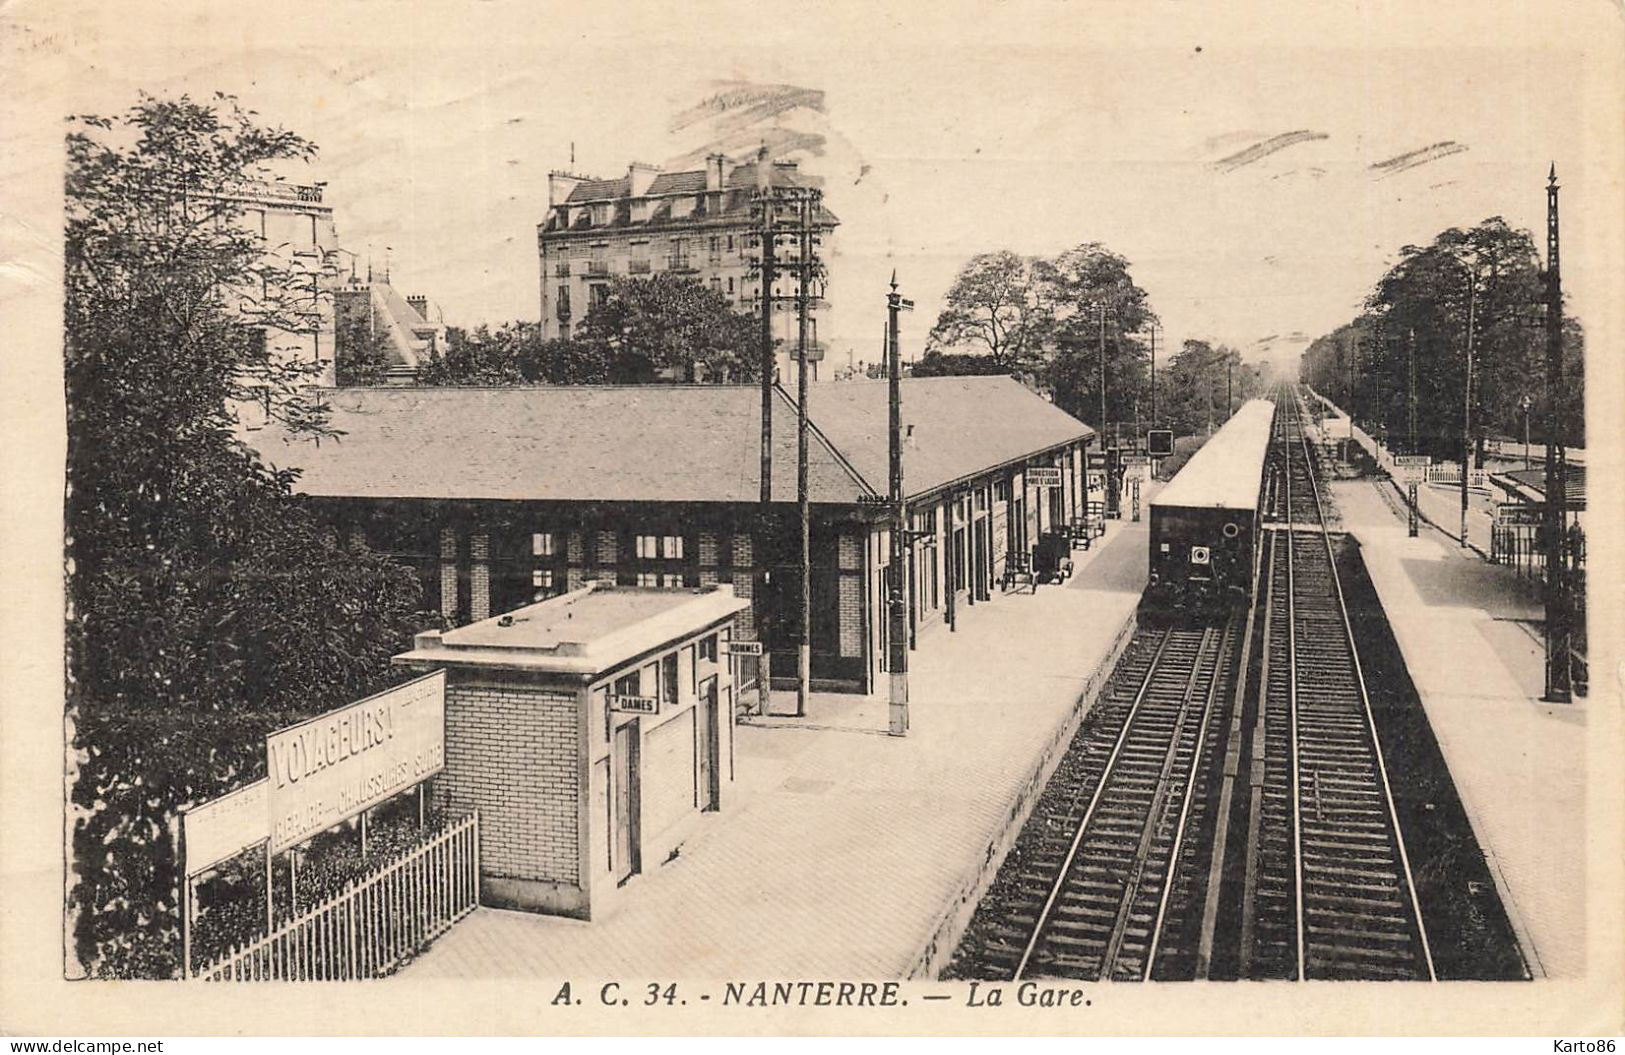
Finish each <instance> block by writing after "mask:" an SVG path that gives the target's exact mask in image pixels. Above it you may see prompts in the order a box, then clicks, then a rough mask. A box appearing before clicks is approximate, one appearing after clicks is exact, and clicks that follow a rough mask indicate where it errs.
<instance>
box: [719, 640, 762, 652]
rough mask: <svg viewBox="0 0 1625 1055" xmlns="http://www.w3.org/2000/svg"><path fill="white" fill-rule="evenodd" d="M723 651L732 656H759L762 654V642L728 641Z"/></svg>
mask: <svg viewBox="0 0 1625 1055" xmlns="http://www.w3.org/2000/svg"><path fill="white" fill-rule="evenodd" d="M722 651H723V652H724V653H725V654H726V655H730V656H759V655H761V654H762V643H761V642H760V641H737V640H734V641H727V642H725V643H724V644H723V647H722Z"/></svg>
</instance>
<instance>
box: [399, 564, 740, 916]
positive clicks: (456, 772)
mask: <svg viewBox="0 0 1625 1055" xmlns="http://www.w3.org/2000/svg"><path fill="white" fill-rule="evenodd" d="M748 604H749V602H747V601H744V600H742V599H739V598H736V597H735V596H734V593H733V589H732V587H731V586H727V585H710V586H702V587H689V588H667V589H655V588H645V587H628V586H616V585H614V584H612V583H607V582H592V583H589V584H587V585H586V586H585V587H584V588H582V589H578V590H573V591H571V592H569V593H567V594H564V595H562V596H559V597H555V598H552V599H550V600H546V601H541V602H539V603H536V604H532V605H528V606H526V607H523V608H519V609H516V610H514V611H512V612H509V613H507V614H505V615H502V616H498V617H495V618H491V619H485V620H482V621H480V622H478V623H473V624H471V625H469V626H465V627H461V628H459V629H456V630H450V631H443V632H442V631H431V632H428V633H424V634H419V635H418V637H417V640H416V642H415V647H414V648H413V649H412V651H410V652H406V653H403V654H401V655H398V656H396V657H395V662H396V663H398V664H403V665H406V666H410V667H414V668H418V669H425V670H429V669H437V668H442V669H444V670H445V671H446V768H445V772H444V775H443V776H442V777H441V778H440V780H439V787H438V789H437V795H438V796H439V798H440V800H441V801H442V802H443V803H444V804H445V805H446V806H447V807H449V808H451V809H454V810H470V809H476V808H477V809H478V810H479V811H480V818H481V833H480V840H481V865H480V870H481V881H480V900H481V902H482V903H483V904H487V905H492V906H497V907H502V908H517V909H524V910H528V911H533V912H545V913H554V914H560V915H566V916H573V917H577V918H580V919H592V918H595V917H597V916H601V915H602V914H603V913H604V912H605V911H607V910H608V909H609V908H610V907H611V906H612V905H613V904H614V902H615V900H616V899H617V897H618V896H619V892H620V890H621V888H622V887H623V886H624V885H625V884H626V883H627V881H628V880H630V879H631V878H632V877H634V876H636V875H637V874H638V873H639V872H641V871H643V870H645V869H646V868H648V867H651V866H654V865H657V864H659V863H660V862H661V861H664V860H666V859H667V858H668V857H669V856H670V855H671V854H672V852H673V851H674V850H675V849H676V848H677V846H678V845H679V844H680V843H681V842H682V841H683V840H684V839H685V838H686V837H687V836H688V835H689V834H690V832H691V831H692V830H693V828H694V826H695V824H696V823H697V822H698V820H699V818H700V815H701V814H702V813H705V812H708V811H712V810H718V809H721V808H722V807H723V806H725V805H726V804H727V803H728V801H729V797H730V793H731V791H732V787H733V782H734V763H733V754H734V752H733V732H734V729H733V715H734V706H733V703H734V701H733V695H734V674H733V667H734V664H733V663H732V662H730V656H729V649H730V642H731V640H732V637H733V625H734V620H735V618H736V616H737V615H738V613H739V612H741V611H743V610H745V609H746V608H747V607H748Z"/></svg>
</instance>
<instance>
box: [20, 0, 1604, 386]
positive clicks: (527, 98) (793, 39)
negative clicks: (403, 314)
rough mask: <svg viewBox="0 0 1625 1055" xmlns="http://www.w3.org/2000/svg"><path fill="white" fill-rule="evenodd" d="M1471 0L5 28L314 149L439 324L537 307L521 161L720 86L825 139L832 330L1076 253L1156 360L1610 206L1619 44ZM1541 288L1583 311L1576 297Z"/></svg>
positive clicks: (613, 148) (645, 146)
mask: <svg viewBox="0 0 1625 1055" xmlns="http://www.w3.org/2000/svg"><path fill="white" fill-rule="evenodd" d="M1562 6H1565V5H1559V7H1562ZM1568 6H1571V7H1572V8H1573V9H1574V10H1576V11H1586V12H1593V13H1594V11H1595V5H1586V4H1579V5H1568ZM1492 8H1493V13H1490V12H1491V11H1492ZM1492 8H1486V7H1483V6H1482V5H1479V6H1475V7H1471V8H1469V7H1453V6H1452V5H1449V4H1441V5H1437V6H1436V7H1434V8H1432V10H1433V11H1434V12H1435V13H1434V14H1433V15H1419V14H1417V13H1415V12H1410V11H1409V9H1408V8H1401V7H1397V6H1396V7H1388V6H1387V5H1383V4H1370V3H1364V4H1357V5H1353V4H1351V5H1347V6H1339V5H1335V4H1331V5H1317V6H1316V8H1315V10H1320V11H1322V12H1325V13H1326V14H1325V17H1323V18H1322V19H1321V20H1319V21H1317V22H1309V21H1308V20H1305V19H1302V18H1299V19H1297V20H1295V21H1293V20H1281V19H1279V18H1271V17H1267V16H1269V15H1270V14H1271V12H1273V11H1277V10H1281V9H1279V8H1269V7H1256V8H1254V7H1250V6H1248V5H1225V6H1224V8H1223V11H1222V12H1219V11H1218V10H1217V9H1216V8H1207V9H1200V8H1197V7H1195V6H1182V7H1174V6H1159V5H1156V4H1134V5H1117V4H1113V3H1099V4H1087V5H1086V4H1055V3H1039V2H1030V3H1007V4H991V5H980V6H978V5H970V4H957V3H939V4H933V5H930V6H923V5H914V6H908V5H902V6H890V7H888V6H884V5H878V6H874V7H869V6H859V5H850V4H829V5H823V6H805V7H803V6H798V5H776V6H774V7H772V8H769V9H763V8H760V7H757V6H754V5H746V4H738V5H735V4H721V3H700V4H695V5H691V6H678V5H655V4H632V5H619V6H617V5H604V6H597V7H593V8H591V9H589V8H588V7H587V6H586V5H580V4H532V5H517V4H516V5H509V4H502V3H465V4H460V5H450V4H434V3H419V4H398V3H393V2H389V0H376V2H374V3H370V4H363V5H355V4H347V3H334V4H325V5H321V6H320V7H319V8H316V7H310V8H306V7H300V6H297V5H294V6H290V7H287V8H285V9H278V10H277V12H276V14H274V15H270V14H259V13H257V12H258V10H259V9H258V8H250V7H247V6H242V5H229V4H228V5H215V6H202V5H197V6H193V5H190V4H188V3H174V4H164V5H152V6H150V7H146V8H144V9H143V15H144V17H143V18H141V19H131V18H128V17H123V15H124V12H125V11H126V10H127V9H124V8H117V7H114V6H112V5H106V6H105V7H103V8H100V9H89V8H87V9H86V10H85V11H84V12H83V13H82V15H81V16H80V17H75V18H74V19H73V20H72V23H71V27H70V26H69V25H68V24H66V23H64V24H61V25H60V26H59V28H58V29H57V30H56V31H55V32H54V33H51V34H50V35H47V32H46V31H45V30H43V29H41V30H37V31H35V33H34V35H33V37H32V41H33V43H34V45H35V50H36V51H38V50H40V49H41V48H43V49H45V50H48V51H51V53H52V58H53V60H54V61H53V65H52V68H53V70H54V71H55V72H54V74H53V79H52V83H51V88H52V90H53V92H54V93H55V97H56V98H57V99H58V100H59V101H60V104H61V105H62V106H64V107H65V108H66V109H65V111H64V112H71V111H77V112H85V111H88V112H98V113H105V112H109V111H116V110H118V109H120V108H122V107H124V106H126V105H128V104H129V103H130V102H131V101H132V100H133V99H134V97H135V95H136V93H137V92H138V91H141V90H146V91H149V92H154V93H174V92H180V91H189V92H191V93H193V94H194V95H207V94H210V93H212V92H213V91H215V90H224V91H228V92H232V93H234V94H236V95H238V96H239V97H240V98H241V99H242V100H243V101H244V103H245V104H246V105H248V106H250V107H252V108H253V109H255V110H257V111H258V112H259V113H260V114H261V115H262V116H263V117H264V118H265V119H266V120H268V121H272V122H275V123H279V124H282V125H284V126H285V127H288V128H290V129H292V130H294V131H297V132H299V133H301V134H302V135H305V136H306V137H307V138H310V139H312V140H314V141H315V142H316V143H317V144H318V145H319V146H320V148H321V156H320V159H319V161H318V163H317V164H316V165H314V166H313V167H312V168H311V169H310V171H308V172H304V173H300V172H293V173H290V178H293V179H297V180H301V181H305V180H317V179H320V180H325V181H326V182H327V185H328V191H327V193H328V200H329V201H330V202H331V203H333V205H334V207H335V219H336V223H337V228H338V233H339V239H340V242H341V244H343V245H344V246H345V247H346V248H347V249H349V250H351V251H353V252H356V253H358V254H361V255H362V258H363V259H365V258H366V257H368V256H370V258H371V259H372V261H373V264H374V267H375V268H382V267H384V266H385V263H386V260H387V265H388V267H389V269H390V271H391V275H392V278H393V280H394V283H395V284H396V285H397V287H399V288H401V289H403V290H404V291H406V292H414V293H417V292H421V293H424V294H427V295H429V296H430V297H431V298H432V299H434V300H436V301H437V302H438V303H439V304H440V305H441V306H442V309H443V311H444V312H445V316H446V318H447V321H449V322H452V323H454V324H460V325H465V326H471V325H475V324H478V323H480V322H489V323H492V324H496V323H500V322H502V321H504V320H507V319H513V318H531V319H534V318H535V317H536V315H537V312H538V310H539V304H538V295H537V281H538V275H537V257H536V250H535V231H536V224H537V222H538V221H539V220H541V219H542V217H543V215H544V214H545V211H546V205H547V173H548V171H549V170H550V169H563V168H571V167H573V168H574V169H576V170H577V171H582V172H586V173H590V174H596V175H600V176H605V177H610V176H615V175H620V174H623V173H624V171H625V166H626V164H627V163H628V162H629V161H633V160H642V161H650V162H655V163H659V162H662V161H664V160H666V159H669V158H673V157H676V156H678V155H679V154H681V153H683V152H684V151H686V150H691V149H692V148H694V146H695V145H696V143H695V140H694V136H695V135H696V134H698V133H697V132H696V130H695V129H692V128H690V129H686V130H683V131H681V132H679V133H677V134H673V132H672V130H671V127H670V126H671V121H672V118H673V117H674V115H676V114H677V113H679V112H680V111H682V110H684V109H685V108H687V107H689V106H692V105H693V104H694V103H696V102H697V101H699V100H700V99H702V98H705V97H706V96H707V95H710V94H712V93H714V92H715V91H716V90H717V84H718V83H719V82H749V83H755V84H777V85H794V86H797V87H801V88H806V89H812V90H814V91H820V92H822V93H823V106H822V112H818V111H816V110H814V109H811V108H806V107H804V108H801V109H799V110H796V111H793V112H791V113H789V114H788V115H786V116H785V117H784V121H785V122H786V123H788V124H790V125H793V126H794V127H795V128H797V129H798V130H801V131H811V132H814V133H816V134H817V135H820V136H822V137H823V139H824V143H825V148H824V150H823V151H822V153H821V156H817V157H809V156H805V155H804V164H805V165H806V166H807V167H808V168H809V169H811V170H812V171H814V172H817V173H819V174H821V175H823V176H824V177H825V179H826V189H825V192H826V204H827V205H828V206H829V207H830V208H831V209H832V210H833V211H834V212H835V213H836V214H837V215H839V216H840V217H841V220H842V221H843V222H842V226H841V228H840V230H839V232H838V234H837V236H836V238H835V239H834V240H833V243H832V246H831V252H832V254H833V255H832V259H831V263H830V267H831V276H830V300H831V303H832V311H831V316H830V319H829V321H828V322H827V323H826V324H825V326H824V330H823V333H824V335H825V336H826V337H828V338H830V339H831V340H832V341H833V342H834V343H835V344H836V346H837V348H839V347H840V346H842V345H843V344H845V345H849V346H852V347H855V348H856V349H857V353H856V354H857V355H859V356H860V357H861V356H863V355H864V354H865V353H864V350H865V349H871V350H878V347H879V340H880V334H881V331H882V326H883V322H884V305H885V293H886V282H887V279H888V278H889V276H890V273H891V271H892V269H893V268H895V269H896V270H897V273H898V278H899V282H900V284H901V286H902V291H903V293H904V294H905V295H907V296H910V297H912V298H913V299H914V300H915V301H916V302H917V304H918V311H917V312H916V313H915V314H914V315H913V316H910V317H908V318H907V319H906V320H905V324H904V343H905V347H908V346H912V347H910V348H909V352H910V353H911V354H917V353H918V351H919V349H920V347H921V346H922V345H923V342H924V338H925V334H926V332H927V331H928V330H929V328H930V325H931V322H932V321H933V320H934V319H935V317H936V314H937V311H938V310H939V309H940V307H941V304H942V298H943V295H944V294H945V293H946V291H947V289H948V287H949V285H950V284H951V282H952V279H953V276H954V274H955V272H956V271H957V270H958V268H959V267H960V266H961V265H962V264H963V263H964V262H965V261H966V260H967V259H968V258H969V257H970V256H972V255H974V254H976V253H979V252H986V251H991V250H996V249H1011V250H1014V251H1016V252H1018V253H1022V254H1053V253H1056V252H1059V251H1061V250H1063V249H1066V248H1068V247H1070V246H1073V245H1076V244H1079V243H1083V242H1091V241H1094V242H1100V243H1103V244H1104V245H1105V246H1107V247H1108V248H1110V249H1112V250H1113V251H1115V252H1118V253H1120V254H1122V255H1123V256H1125V257H1127V258H1128V260H1129V261H1130V263H1131V266H1132V271H1133V274H1134V276H1135V278H1136V279H1137V280H1138V281H1139V283H1140V284H1141V285H1142V286H1143V287H1144V288H1145V289H1146V290H1147V291H1148V293H1149V296H1150V301H1151V305H1152V307H1153V310H1155V311H1156V313H1157V314H1158V315H1159V316H1160V318H1161V320H1162V323H1163V331H1162V334H1161V336H1160V338H1159V343H1160V344H1161V346H1162V347H1168V346H1170V345H1177V343H1178V342H1180V341H1182V340H1183V339H1186V338H1204V339H1208V340H1211V341H1215V342H1223V343H1227V344H1230V345H1232V346H1235V347H1237V348H1240V349H1241V350H1242V351H1243V352H1244V354H1246V355H1248V356H1249V357H1269V356H1277V357H1281V358H1282V359H1283V360H1285V359H1290V358H1291V357H1293V356H1295V355H1296V353H1297V352H1298V351H1300V350H1301V348H1302V347H1303V345H1304V344H1305V343H1307V341H1308V340H1310V339H1312V338H1313V337H1315V336H1318V335H1320V334H1322V333H1325V332H1327V331H1328V330H1330V329H1332V328H1333V327H1335V326H1337V325H1339V324H1340V323H1342V322H1345V321H1347V320H1348V319H1349V318H1350V317H1352V315H1353V314H1354V312H1355V311H1356V310H1357V308H1358V306H1359V303H1360V301H1361V300H1362V298H1363V297H1364V296H1365V294H1366V293H1367V292H1368V291H1369V289H1370V288H1371V286H1372V284H1373V283H1374V282H1375V281H1376V279H1377V278H1378V277H1379V276H1380V274H1381V273H1382V271H1383V269H1384V268H1385V267H1386V266H1387V264H1389V263H1391V262H1392V261H1393V260H1394V259H1396V258H1397V254H1398V251H1399V249H1400V248H1401V247H1402V246H1404V245H1406V244H1408V243H1425V242H1427V241H1429V240H1431V238H1432V237H1433V236H1434V235H1435V234H1436V233H1437V232H1439V231H1440V230H1442V229H1444V228H1446V227H1449V226H1453V225H1466V224H1471V223H1474V222H1477V221H1479V220H1482V219H1484V218H1486V217H1489V216H1493V215H1501V216H1504V217H1506V218H1507V220H1509V221H1510V222H1511V223H1513V224H1514V225H1517V226H1522V227H1528V228H1530V229H1532V230H1534V231H1535V232H1536V233H1537V237H1538V236H1539V235H1540V233H1541V231H1542V230H1543V226H1544V209H1545V194H1544V190H1543V187H1544V182H1545V175H1546V172H1547V166H1548V164H1549V163H1551V162H1553V161H1555V162H1556V163H1557V165H1558V168H1559V173H1560V176H1561V177H1562V182H1563V185H1564V188H1565V190H1564V193H1565V198H1564V202H1565V208H1566V209H1567V210H1570V211H1569V212H1568V213H1567V215H1570V216H1574V215H1582V214H1584V212H1585V210H1587V209H1588V208H1589V207H1590V206H1591V204H1592V203H1594V200H1595V199H1596V198H1597V197H1598V195H1599V194H1603V195H1608V194H1611V195H1613V196H1615V197H1616V198H1617V197H1619V196H1620V195H1621V193H1622V191H1621V187H1620V185H1619V170H1618V168H1617V167H1612V168H1611V167H1610V164H1609V162H1610V160H1611V159H1612V158H1613V157H1615V155H1614V154H1613V153H1612V152H1611V151H1612V150H1613V148H1614V146H1615V145H1616V144H1615V143H1614V142H1613V141H1612V139H1610V140H1608V141H1606V142H1605V143H1603V144H1600V145H1599V143H1598V142H1597V140H1598V136H1597V134H1596V129H1595V127H1591V129H1590V134H1589V135H1588V131H1587V129H1588V126H1589V123H1588V119H1587V105H1588V104H1587V103H1586V102H1585V100H1586V99H1587V98H1588V97H1589V96H1590V95H1594V94H1595V93H1596V92H1597V89H1598V87H1599V84H1598V81H1599V77H1600V76H1601V74H1599V72H1598V71H1599V68H1600V67H1602V66H1604V65H1605V64H1606V63H1607V62H1608V61H1609V60H1611V59H1612V58H1613V57H1614V50H1613V49H1611V48H1604V47H1602V46H1601V45H1600V44H1599V43H1598V39H1599V38H1597V37H1596V36H1595V35H1588V34H1587V33H1585V32H1582V31H1581V30H1583V28H1584V27H1583V24H1582V23H1583V20H1577V19H1570V20H1569V21H1568V23H1567V28H1566V29H1564V28H1563V26H1564V25H1565V23H1564V21H1563V20H1562V19H1558V20H1556V24H1557V26H1558V27H1559V28H1557V29H1556V30H1554V29H1553V20H1552V19H1551V18H1549V17H1542V10H1543V8H1544V10H1545V12H1546V13H1547V14H1548V15H1549V14H1550V12H1551V10H1552V8H1551V7H1550V6H1549V5H1535V4H1519V3H1508V4H1502V5H1498V6H1497V5H1492ZM1302 10H1304V11H1307V10H1309V8H1307V7H1305V8H1303V9H1302ZM1204 11H1205V13H1203V12H1204ZM1249 13H1251V14H1253V15H1256V16H1259V17H1257V18H1256V19H1253V20H1249V19H1248V18H1246V17H1244V16H1246V15H1247V14H1249ZM1469 15H1471V17H1468V16H1469ZM747 31H748V38H747ZM25 34H26V31H25ZM572 152H573V156H574V158H575V163H574V165H573V166H572V165H571V157H572ZM1395 159H1399V160H1397V161H1396V160H1395ZM1385 163H1386V164H1385ZM363 266H364V265H363ZM1568 289H1569V292H1570V296H1571V299H1572V301H1573V306H1574V309H1575V312H1576V313H1577V314H1579V315H1580V317H1581V318H1582V321H1585V317H1586V312H1587V309H1588V307H1589V306H1590V303H1591V302H1594V301H1595V300H1596V299H1597V298H1598V297H1599V296H1600V294H1599V292H1598V289H1597V283H1595V282H1594V281H1588V276H1587V275H1586V274H1585V273H1583V272H1582V271H1576V272H1575V273H1574V275H1573V277H1571V278H1570V279H1569V282H1568ZM871 357H872V355H871Z"/></svg>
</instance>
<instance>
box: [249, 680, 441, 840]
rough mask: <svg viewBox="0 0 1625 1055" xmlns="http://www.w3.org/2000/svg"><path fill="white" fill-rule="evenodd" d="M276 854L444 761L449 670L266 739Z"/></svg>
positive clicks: (428, 774) (426, 774)
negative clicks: (447, 676)
mask: <svg viewBox="0 0 1625 1055" xmlns="http://www.w3.org/2000/svg"><path fill="white" fill-rule="evenodd" d="M265 756H266V757H265V762H266V770H265V771H266V790H267V792H268V794H267V795H266V799H267V806H268V808H269V811H270V817H271V852H272V853H280V852H282V851H283V850H286V849H287V848H288V847H290V846H295V845H297V844H299V843H301V842H304V841H305V840H306V839H309V838H310V837H311V836H313V835H315V834H317V833H318V832H321V831H325V830H326V829H328V828H331V827H332V826H333V825H335V824H338V823H340V822H341V821H345V820H348V819H349V818H351V817H353V816H355V815H356V814H358V813H360V812H361V811H362V810H365V809H368V808H370V807H372V806H376V805H377V804H378V803H380V802H382V801H384V800H385V799H387V798H390V797H391V796H393V795H397V794H399V793H400V792H402V791H405V790H406V789H407V788H409V787H411V786H412V785H413V784H417V783H419V782H420V781H423V780H426V779H428V778H429V777H432V776H434V775H435V774H436V773H438V772H440V771H441V770H442V769H444V768H445V766H446V672H445V671H443V670H442V671H435V672H434V673H433V674H427V675H425V676H423V677H421V678H418V679H416V680H414V681H409V682H407V683H406V684H405V685H397V686H396V687H395V688H393V689H389V690H387V691H385V692H380V693H379V694H377V695H376V696H369V697H367V698H366V699H364V700H358V701H356V702H355V703H352V704H349V705H348V706H345V707H340V708H338V709H337V710H334V711H328V712H327V713H326V714H323V715H320V716H318V717H315V718H311V719H310V720H308V721H305V722H301V723H299V724H298V725H294V726H289V727H288V728H286V729H282V730H280V731H278V732H275V733H272V734H271V735H270V736H267V737H266V738H265Z"/></svg>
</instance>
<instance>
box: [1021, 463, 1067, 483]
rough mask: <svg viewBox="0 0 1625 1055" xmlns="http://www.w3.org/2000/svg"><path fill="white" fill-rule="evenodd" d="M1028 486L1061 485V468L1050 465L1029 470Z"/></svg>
mask: <svg viewBox="0 0 1625 1055" xmlns="http://www.w3.org/2000/svg"><path fill="white" fill-rule="evenodd" d="M1027 486H1028V487H1060V486H1061V470H1059V469H1056V468H1053V467H1050V466H1036V467H1034V468H1031V469H1028V470H1027Z"/></svg>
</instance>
